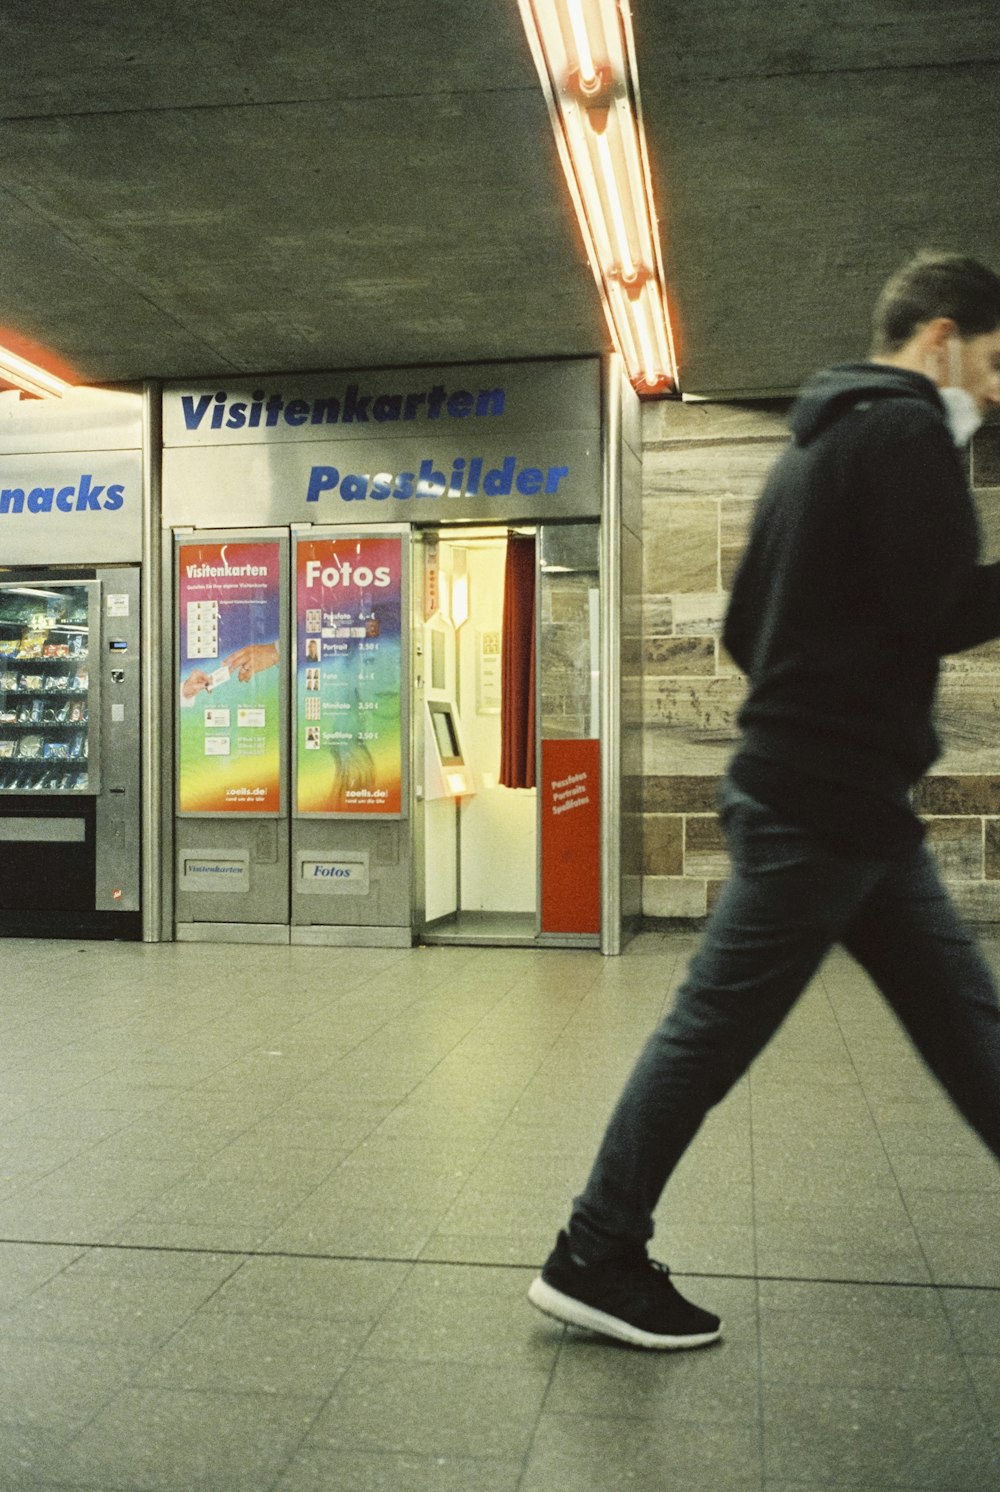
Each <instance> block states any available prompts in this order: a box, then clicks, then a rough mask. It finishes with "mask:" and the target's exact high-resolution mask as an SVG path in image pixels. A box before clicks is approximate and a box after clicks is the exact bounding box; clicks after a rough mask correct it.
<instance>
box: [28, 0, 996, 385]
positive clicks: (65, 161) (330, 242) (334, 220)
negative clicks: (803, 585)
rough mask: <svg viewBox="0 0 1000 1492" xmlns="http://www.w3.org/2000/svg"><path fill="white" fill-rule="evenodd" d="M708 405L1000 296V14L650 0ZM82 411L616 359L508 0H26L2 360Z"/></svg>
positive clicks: (656, 134) (980, 1)
mask: <svg viewBox="0 0 1000 1492" xmlns="http://www.w3.org/2000/svg"><path fill="white" fill-rule="evenodd" d="M633 18H634V25H635V31H636V40H637V48H638V55H639V73H640V85H641V92H642V102H643V109H644V113H645V119H646V127H647V134H648V137H649V143H650V152H651V158H652V163H653V170H654V177H655V188H656V194H657V203H658V207H659V211H660V216H661V219H662V224H661V226H662V238H663V254H664V260H665V263H666V268H667V280H668V288H669V292H670V295H671V298H672V302H673V306H674V309H675V314H676V320H677V326H678V333H679V342H680V354H681V382H682V387H683V388H684V390H685V392H688V393H695V394H702V395H715V396H723V395H730V396H739V397H754V396H760V395H765V394H768V393H773V392H776V391H784V390H787V389H789V388H791V387H793V386H794V385H795V384H796V383H798V382H799V380H800V379H801V378H802V377H803V376H804V375H805V374H807V373H808V372H809V371H811V370H812V369H813V368H814V367H815V366H817V365H819V364H821V363H824V362H827V361H830V360H835V359H842V358H849V357H853V356H856V355H858V354H859V353H863V352H864V350H865V348H866V345H867V320H868V312H869V308H870V305H871V301H872V299H873V297H874V294H875V292H876V290H877V287H878V285H879V283H880V282H881V280H882V279H883V278H884V277H885V275H886V274H887V273H888V272H889V270H891V269H892V268H893V267H894V266H895V265H896V264H897V263H899V262H900V261H901V259H903V258H905V257H906V256H907V255H908V254H909V253H910V252H911V251H913V250H914V249H916V248H919V247H922V246H925V245H932V246H935V247H943V248H957V249H962V250H963V251H967V252H971V253H975V254H978V255H980V256H982V257H983V258H985V259H986V260H987V262H991V263H992V264H993V265H995V266H997V267H998V268H1000V219H998V214H997V207H996V192H997V188H996V183H997V180H998V177H1000V131H998V130H997V128H996V99H997V97H998V96H1000V87H998V85H1000V7H998V5H997V3H996V0H812V3H808V0H770V3H768V4H767V5H762V4H760V3H759V0H713V3H711V4H703V5H700V6H687V5H681V4H678V3H675V0H633ZM4 331H7V332H8V333H16V334H17V335H19V336H21V337H25V338H29V339H31V340H33V341H35V342H37V343H40V344H42V345H43V346H46V347H49V348H51V349H54V350H56V351H58V352H59V353H60V354H61V355H62V356H63V358H64V359H65V360H66V361H67V362H68V363H69V364H70V365H72V366H73V367H74V368H75V369H76V370H77V372H78V374H79V376H80V377H81V378H82V379H84V380H86V381H89V382H96V383H105V382H123V381H133V380H137V379H142V378H186V377H196V376H216V375H218V376H220V377H221V376H223V375H224V374H226V373H229V372H232V371H240V372H254V371H256V372H279V371H280V372H290V371H295V370H309V369H329V368H337V367H352V366H377V365H379V364H383V365H384V364H400V363H442V362H449V361H468V360H473V359H491V360H493V359H507V358H522V357H555V356H572V355H579V354H592V353H596V352H601V351H604V350H605V349H606V347H607V345H608V343H607V332H606V327H605V322H604V318H603V315H602V312H601V309H600V305H599V301H598V297H597V292H596V288H595V285H594V282H593V278H592V276H591V274H590V271H589V269H588V267H587V263H586V259H585V255H584V253H583V249H582V245H581V242H580V238H579V234H578V231H577V228H576V224H575V221H574V219H573V217H572V214H571V210H570V207H569V202H568V197H567V193H566V191H565V188H564V186H563V183H562V178H561V175H560V170H559V166H558V160H557V156H556V151H555V147H554V143H553V141H552V137H551V129H550V125H549V119H548V114H547V110H546V107H545V103H544V101H543V98H542V95H541V92H540V90H539V86H538V82H537V78H536V74H535V71H534V67H533V64H532V62H531V58H530V54H529V52H528V47H527V44H526V41H525V39H524V36H523V32H522V28H521V22H520V16H519V12H518V9H517V5H516V0H487V3H482V4H469V0H378V3H371V4H369V5H363V6H359V5H357V4H348V3H346V0H334V3H330V0H326V3H320V0H285V3H284V4H282V5H281V6H276V5H274V4H273V3H265V0H213V3H212V4H211V5H207V6H193V5H192V4H191V3H190V0H142V3H141V4H136V3H134V0H133V3H128V4H125V3H114V0H74V3H73V4H69V3H66V0H3V5H2V6H0V341H2V340H3V333H4Z"/></svg>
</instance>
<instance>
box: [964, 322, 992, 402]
mask: <svg viewBox="0 0 1000 1492" xmlns="http://www.w3.org/2000/svg"><path fill="white" fill-rule="evenodd" d="M959 347H960V349H961V358H962V365H961V366H962V387H963V388H964V389H966V390H967V391H968V392H969V393H970V394H971V395H972V397H973V398H974V399H975V401H976V403H977V404H978V405H979V408H980V411H981V412H982V413H983V414H985V413H986V412H987V410H988V409H990V408H991V407H992V406H993V405H995V404H1000V327H998V328H997V329H996V331H992V332H982V333H981V334H980V335H978V336H975V337H969V338H967V339H966V340H960V341H959Z"/></svg>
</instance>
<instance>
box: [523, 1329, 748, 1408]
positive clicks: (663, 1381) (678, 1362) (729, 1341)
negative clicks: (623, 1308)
mask: <svg viewBox="0 0 1000 1492" xmlns="http://www.w3.org/2000/svg"><path fill="white" fill-rule="evenodd" d="M545 1413H546V1415H549V1414H565V1415H578V1414H579V1415H585V1416H593V1417H595V1418H611V1417H613V1416H620V1417H621V1418H622V1419H623V1420H627V1421H630V1420H634V1419H651V1420H655V1421H657V1422H659V1423H662V1422H669V1423H671V1424H673V1423H676V1422H677V1421H684V1422H691V1421H693V1422H695V1423H700V1424H716V1425H744V1426H745V1425H750V1424H754V1423H755V1422H756V1420H757V1414H758V1395H757V1343H756V1340H755V1334H754V1333H753V1332H747V1333H740V1331H739V1330H738V1329H737V1328H729V1327H728V1326H727V1336H726V1338H725V1339H724V1340H723V1341H722V1342H720V1343H719V1344H718V1345H713V1346H711V1347H708V1348H704V1349H701V1350H699V1351H692V1352H636V1351H634V1350H633V1349H630V1348H628V1347H619V1346H616V1345H615V1344H614V1343H611V1342H606V1341H601V1340H600V1339H598V1338H596V1337H587V1336H586V1335H585V1334H584V1333H582V1332H570V1333H569V1335H568V1337H567V1342H566V1346H565V1348H564V1349H563V1351H562V1352H561V1353H560V1355H559V1361H558V1364H557V1365H556V1371H555V1374H554V1376H553V1380H552V1387H551V1389H550V1391H549V1394H548V1396H547V1398H546V1400H545Z"/></svg>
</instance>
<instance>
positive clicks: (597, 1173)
mask: <svg viewBox="0 0 1000 1492" xmlns="http://www.w3.org/2000/svg"><path fill="white" fill-rule="evenodd" d="M722 801H723V822H724V824H725V828H726V835H727V840H728V843H729V849H730V854H731V857H732V871H731V875H730V878H729V880H728V881H727V882H726V885H725V887H724V888H723V891H722V894H721V896H720V898H719V901H718V903H717V905H716V908H715V910H714V912H713V913H712V916H711V918H710V919H709V921H708V924H707V926H706V928H705V932H704V935H703V938H702V941H701V944H700V946H699V948H698V951H697V953H696V954H695V956H694V958H693V959H692V961H691V965H690V967H689V969H688V972H687V976H686V978H685V981H684V983H683V985H682V986H681V988H680V990H679V991H678V995H677V999H676V1002H675V1004H674V1006H673V1009H672V1010H671V1011H670V1013H669V1015H667V1017H666V1018H665V1019H664V1020H663V1022H662V1023H661V1024H660V1026H659V1027H658V1028H657V1029H656V1030H655V1031H654V1032H653V1035H652V1036H651V1037H650V1039H649V1041H648V1043H647V1044H646V1047H645V1049H644V1050H643V1052H642V1055H641V1056H640V1058H639V1061H638V1063H637V1064H636V1066H635V1068H634V1070H633V1072H632V1075H631V1077H630V1078H629V1080H628V1082H627V1084H626V1086H625V1089H624V1092H623V1093H622V1096H621V1098H620V1099H619V1101H618V1104H617V1107H616V1108H615V1111H614V1113H613V1114H612V1117H611V1121H610V1123H609V1125H608V1129H607V1131H606V1133H605V1136H604V1140H603V1142H602V1144H601V1147H600V1150H599V1151H598V1155H597V1159H596V1161H595V1162H594V1167H593V1170H592V1171H591V1174H590V1178H589V1180H588V1182H587V1185H586V1188H585V1190H584V1191H583V1193H582V1194H581V1196H579V1197H578V1198H577V1199H576V1201H575V1203H574V1206H573V1214H572V1218H571V1221H570V1225H569V1234H570V1245H571V1247H572V1249H573V1252H574V1253H575V1254H577V1255H578V1256H579V1257H581V1258H583V1259H586V1260H587V1261H588V1262H594V1261H596V1260H598V1259H601V1258H605V1257H607V1256H609V1255H611V1254H614V1253H617V1252H619V1251H621V1250H623V1249H625V1248H629V1247H632V1246H634V1245H636V1244H639V1245H645V1244H646V1242H647V1241H648V1240H649V1239H650V1238H651V1237H652V1234H653V1221H652V1214H653V1210H654V1208H655V1207H656V1204H657V1201H658V1200H659V1196H660V1193H661V1192H662V1190H663V1188H664V1186H665V1185H666V1183H667V1179H668V1178H669V1176H670V1174H671V1172H672V1171H673V1169H674V1167H675V1166H676V1165H677V1162H678V1161H679V1160H680V1158H681V1156H682V1155H683V1153H684V1151H685V1150H686V1149H687V1147H688V1145H689V1144H690V1143H691V1140H692V1139H693V1138H694V1136H695V1134H696V1133H697V1130H698V1128H699V1126H700V1125H701V1123H702V1120H703V1119H704V1117H705V1115H706V1113H707V1112H708V1110H709V1109H710V1108H711V1107H712V1106H713V1104H717V1103H718V1102H719V1101H720V1099H722V1098H724V1097H725V1095H726V1094H727V1093H728V1092H729V1090H730V1088H731V1087H732V1086H733V1084H734V1083H735V1082H736V1081H737V1079H738V1078H740V1077H741V1076H742V1074H743V1073H744V1072H745V1071H746V1069H747V1068H748V1067H749V1065H750V1063H751V1062H752V1061H753V1059H754V1057H756V1055H757V1053H758V1052H759V1051H761V1049H762V1048H763V1047H764V1046H765V1045H766V1044H767V1042H768V1041H769V1040H770V1038H771V1037H772V1036H773V1035H774V1033H775V1031H776V1030H777V1029H778V1027H779V1026H780V1024H781V1022H782V1021H783V1020H784V1018H785V1016H786V1015H787V1014H788V1012H789V1011H790V1010H791V1008H792V1006H793V1005H794V1004H795V1001H796V1000H797V999H798V997H799V995H800V994H801V993H802V990H803V989H804V988H805V986H806V984H807V983H808V982H809V980H810V978H811V977H812V975H813V974H814V973H815V971H816V969H817V968H818V966H819V964H820V963H821V961H822V959H823V958H824V956H825V954H826V953H827V952H828V950H829V949H830V948H831V947H832V945H833V944H835V943H841V944H843V946H844V947H845V948H846V949H847V950H848V952H849V953H851V954H852V955H853V957H854V958H855V959H856V960H857V961H858V963H859V964H860V965H861V966H862V968H864V969H865V970H867V972H868V974H869V975H870V976H871V978H872V980H873V981H874V982H875V984H876V985H877V986H878V988H879V989H880V990H881V992H882V994H883V995H884V996H885V998H886V999H887V1000H888V1002H889V1004H890V1005H891V1006H892V1008H893V1010H894V1011H895V1012H896V1014H897V1016H898V1017H899V1019H900V1021H901V1022H902V1023H903V1025H904V1027H905V1028H906V1030H907V1031H908V1033H909V1035H910V1037H911V1039H912V1040H913V1042H914V1044H915V1046H916V1047H917V1049H918V1051H919V1052H920V1054H921V1056H922V1057H923V1059H924V1061H925V1062H926V1064H927V1066H928V1067H929V1068H930V1069H931V1071H932V1072H933V1073H934V1074H935V1075H936V1076H937V1078H938V1079H939V1081H940V1082H941V1083H942V1085H943V1086H944V1088H945V1089H946V1090H947V1092H948V1093H949V1094H950V1095H951V1098H952V1100H953V1102H954V1103H955V1104H956V1106H957V1107H958V1109H959V1110H960V1112H961V1113H962V1114H963V1115H964V1117H965V1118H966V1120H967V1121H968V1123H969V1124H970V1125H971V1126H972V1127H973V1129H975V1130H977V1131H978V1133H979V1134H980V1135H981V1136H982V1138H983V1140H985V1142H986V1144H987V1145H988V1146H989V1147H990V1149H991V1150H992V1151H993V1153H994V1155H996V1156H998V1157H1000V1007H998V1003H997V996H996V991H995V988H994V984H993V979H992V977H991V975H990V971H989V969H988V968H987V966H986V963H985V961H984V959H983V957H982V955H981V954H980V952H979V950H978V948H977V947H976V945H975V943H974V942H973V940H972V938H971V937H970V935H969V934H968V932H967V931H966V930H965V928H964V927H963V925H962V923H961V921H960V920H959V917H958V915H957V913H956V912H955V909H954V907H953V906H952V904H951V902H950V900H949V898H948V895H947V893H946V892H945V890H944V887H943V886H942V885H941V881H940V879H939V877H938V873H937V869H936V867H935V865H934V861H933V859H932V857H931V855H930V853H929V851H928V850H927V849H926V848H925V847H924V846H921V847H920V849H919V850H917V851H915V852H914V853H913V854H910V855H907V856H905V857H903V858H900V859H865V858H860V857H857V856H854V855H845V854H841V853H838V852H837V851H835V850H833V849H832V848H831V847H830V846H829V845H827V844H826V843H825V842H823V841H821V840H819V839H817V838H816V837H815V836H814V835H812V834H811V833H810V832H809V831H808V830H806V829H802V828H798V827H796V826H794V825H791V824H783V823H780V822H777V821H776V819H775V814H774V811H773V810H772V809H770V808H766V807H764V805H763V804H760V803H758V802H756V801H755V800H754V799H753V798H749V797H747V796H746V795H745V794H744V793H742V792H740V791H739V790H738V789H736V788H734V787H732V786H731V785H729V784H727V785H726V787H725V788H724V790H723V800H722Z"/></svg>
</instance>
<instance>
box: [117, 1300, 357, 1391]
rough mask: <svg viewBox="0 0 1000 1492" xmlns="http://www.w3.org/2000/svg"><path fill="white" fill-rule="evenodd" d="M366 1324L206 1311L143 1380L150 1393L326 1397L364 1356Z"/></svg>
mask: <svg viewBox="0 0 1000 1492" xmlns="http://www.w3.org/2000/svg"><path fill="white" fill-rule="evenodd" d="M370 1330H371V1327H370V1325H369V1323H368V1322H365V1321H310V1320H307V1319H306V1318H304V1317H302V1316H293V1317H286V1316H246V1315H227V1314H223V1313H220V1312H218V1311H216V1312H212V1311H201V1312H199V1314H198V1315H197V1316H195V1317H194V1319H193V1320H191V1321H189V1322H188V1323H187V1324H186V1325H185V1326H182V1327H181V1329H180V1330H179V1331H178V1332H177V1333H176V1334H175V1335H174V1336H173V1337H171V1339H170V1341H169V1342H168V1343H166V1344H165V1345H164V1346H163V1347H161V1348H160V1350H159V1351H158V1352H157V1353H156V1354H155V1355H154V1356H152V1357H150V1358H149V1359H148V1360H147V1362H146V1363H145V1365H144V1367H143V1368H142V1369H141V1370H140V1371H139V1372H138V1373H137V1374H136V1375H135V1380H134V1382H135V1385H136V1386H137V1387H143V1388H176V1389H198V1390H200V1391H202V1392H206V1393H209V1392H220V1393H233V1394H296V1395H300V1396H302V1397H316V1398H324V1397H325V1396H326V1395H328V1394H330V1393H332V1392H333V1389H334V1388H335V1387H336V1385H337V1383H338V1381H339V1380H340V1377H341V1375H342V1374H343V1373H344V1371H345V1369H346V1368H347V1367H348V1366H349V1365H350V1364H351V1362H352V1361H353V1360H354V1358H355V1357H356V1356H357V1354H358V1351H359V1349H360V1348H361V1346H362V1344H363V1343H364V1341H365V1339H366V1338H367V1336H368V1334H369V1332H370Z"/></svg>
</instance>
